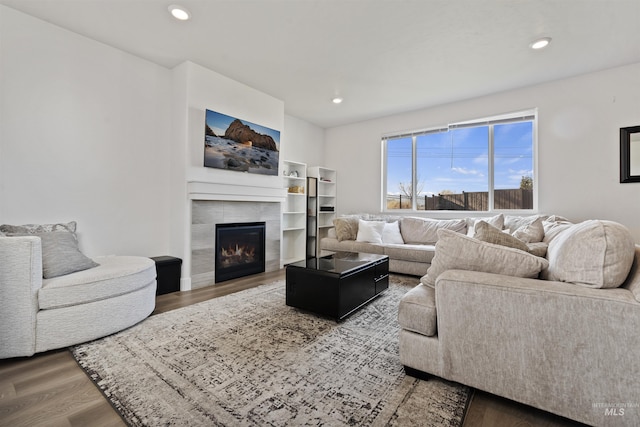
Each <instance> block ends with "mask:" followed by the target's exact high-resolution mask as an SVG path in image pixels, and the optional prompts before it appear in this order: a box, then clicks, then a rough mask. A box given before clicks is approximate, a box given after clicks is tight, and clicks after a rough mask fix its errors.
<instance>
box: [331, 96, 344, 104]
mask: <svg viewBox="0 0 640 427" xmlns="http://www.w3.org/2000/svg"><path fill="white" fill-rule="evenodd" d="M331 102H333V103H334V104H340V103H341V102H342V98H340V97H339V96H336V97H335V98H333V99H332V100H331Z"/></svg>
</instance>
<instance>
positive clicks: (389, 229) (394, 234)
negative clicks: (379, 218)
mask: <svg viewBox="0 0 640 427" xmlns="http://www.w3.org/2000/svg"><path fill="white" fill-rule="evenodd" d="M382 243H396V244H400V245H402V244H404V240H403V239H402V234H400V223H398V221H393V222H387V223H385V224H384V229H383V230H382Z"/></svg>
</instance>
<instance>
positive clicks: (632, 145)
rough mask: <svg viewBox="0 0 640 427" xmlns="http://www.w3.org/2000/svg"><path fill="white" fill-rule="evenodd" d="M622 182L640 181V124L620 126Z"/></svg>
mask: <svg viewBox="0 0 640 427" xmlns="http://www.w3.org/2000/svg"><path fill="white" fill-rule="evenodd" d="M620 182H621V183H629V182H640V126H630V127H624V128H620Z"/></svg>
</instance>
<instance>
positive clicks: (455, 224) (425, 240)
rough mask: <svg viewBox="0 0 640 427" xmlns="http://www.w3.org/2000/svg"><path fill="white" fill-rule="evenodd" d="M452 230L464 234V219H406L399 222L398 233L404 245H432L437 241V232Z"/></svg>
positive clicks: (465, 229)
mask: <svg viewBox="0 0 640 427" xmlns="http://www.w3.org/2000/svg"><path fill="white" fill-rule="evenodd" d="M443 229H446V230H452V231H455V232H458V233H463V234H465V233H466V232H467V220H466V219H464V218H463V219H440V220H436V219H431V218H414V217H406V218H402V219H401V220H400V232H401V233H402V238H403V239H404V242H405V243H413V244H419V245H433V244H435V243H436V242H437V241H438V230H443Z"/></svg>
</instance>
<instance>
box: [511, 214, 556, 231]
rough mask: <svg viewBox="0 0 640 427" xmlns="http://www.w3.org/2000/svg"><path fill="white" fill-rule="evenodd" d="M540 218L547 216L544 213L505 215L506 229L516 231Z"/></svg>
mask: <svg viewBox="0 0 640 427" xmlns="http://www.w3.org/2000/svg"><path fill="white" fill-rule="evenodd" d="M538 218H542V220H544V219H545V218H547V216H542V215H529V216H518V215H505V217H504V229H505V230H509V232H510V233H513V232H515V231H516V230H517V229H519V228H520V227H524V226H526V225H529V224H532V223H533V222H534V221H535V220H537V219H538Z"/></svg>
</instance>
